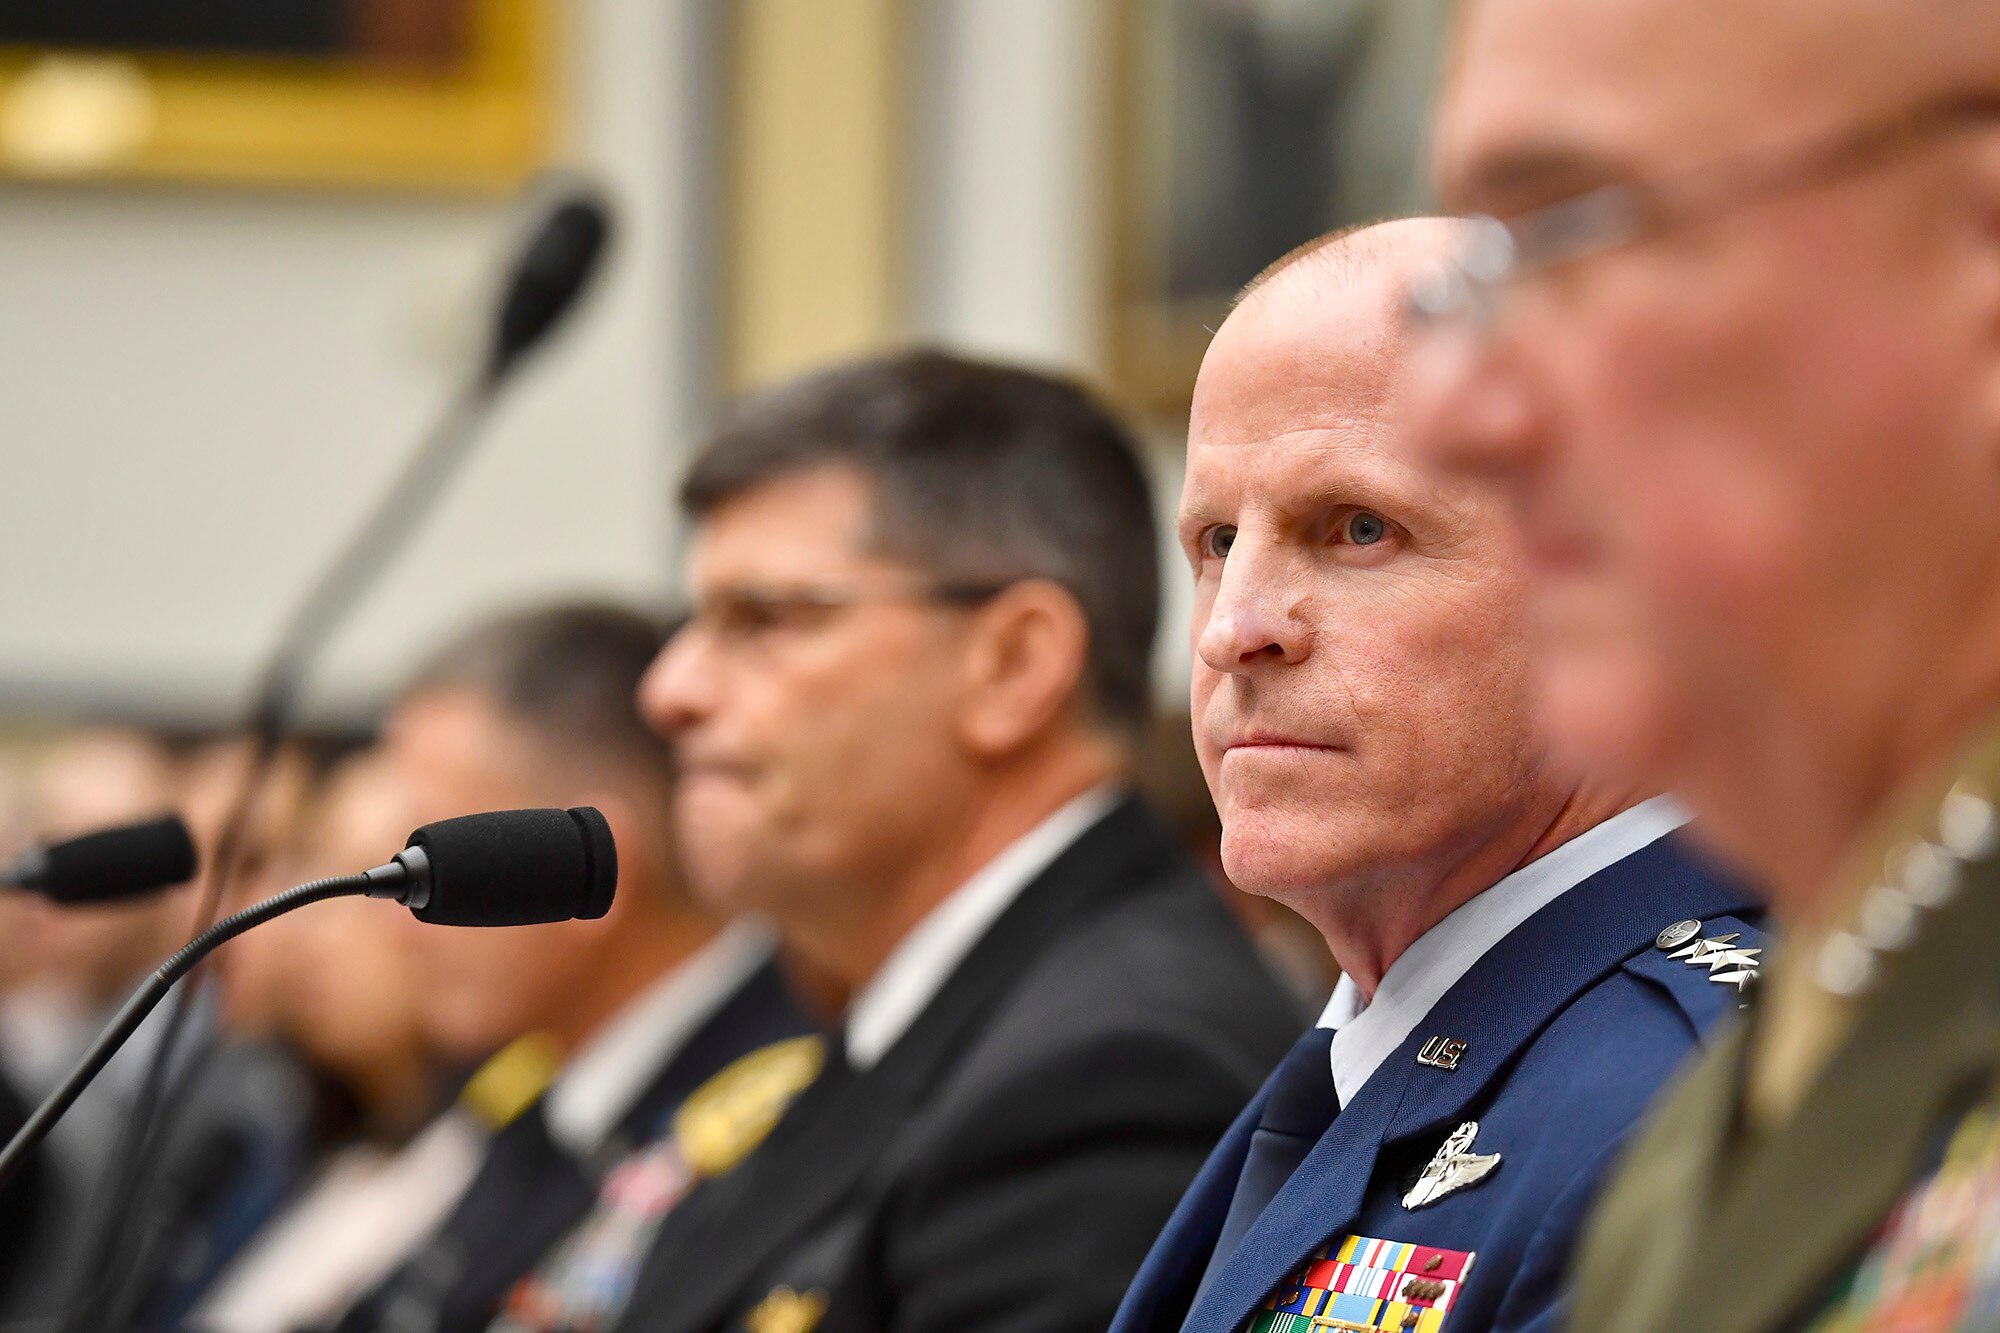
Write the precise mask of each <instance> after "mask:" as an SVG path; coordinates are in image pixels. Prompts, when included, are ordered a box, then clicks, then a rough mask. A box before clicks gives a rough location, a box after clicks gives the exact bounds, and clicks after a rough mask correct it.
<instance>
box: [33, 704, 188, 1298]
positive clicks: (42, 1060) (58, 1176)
mask: <svg viewBox="0 0 2000 1333" xmlns="http://www.w3.org/2000/svg"><path fill="white" fill-rule="evenodd" d="M179 778H180V773H179V770H178V768H177V766H176V764H175V762H174V759H173V756H172V755H171V754H170V753H169V751H168V750H167V748H166V747H165V746H164V745H163V744H162V743H161V742H160V741H158V740H157V739H155V738H154V737H153V736H151V735H149V734H147V733H145V732H143V731H141V730H139V729H136V728H129V727H113V726H96V727H91V728H88V729H85V730H80V731H77V732H75V733H73V734H71V735H69V736H66V737H64V738H62V739H60V740H58V741H56V742H55V743H54V744H53V745H52V746H50V747H49V748H48V749H47V750H46V751H45V752H44V753H43V754H42V755H41V756H40V759H39V761H38V762H37V763H36V764H35V765H34V766H33V768H32V770H31V772H30V773H29V776H28V791H27V797H28V801H27V804H28V811H27V820H26V826H25V833H26V835H27V837H28V838H30V839H31V840H36V841H45V840H55V839H61V838H67V837H73V836H76V835H79V834H83V833H89V832H93V831H95V830H97V829H100V828H103V827H105V826H107V825H114V824H122V823H126V822H129V821H132V820H136V819H142V818H147V817H150V816H153V815H157V814H160V813H161V812H163V811H165V810H168V809H171V808H173V807H174V806H175V805H176V804H177V803H178V798H179V790H178V783H179ZM192 901H193V900H192V889H191V887H182V888H177V889H172V890H169V891H167V892H165V893H161V894H157V895H154V896H151V897H145V898H139V899H135V900H132V901H129V902H122V903H105V904H93V905H89V906H82V907H68V908H58V907H55V906H54V905H52V904H49V903H46V902H43V901H41V900H39V899H27V900H24V901H23V902H22V903H21V905H20V906H19V907H18V908H17V912H16V914H17V918H18V919H17V921H16V922H15V923H14V924H15V926H16V927H17V928H18V929H19V930H20V932H21V935H22V937H23V940H22V949H23V952H24V953H26V954H27V955H28V957H27V958H26V959H25V960H23V962H22V964H21V965H20V966H19V968H18V969H17V975H16V977H15V979H14V980H15V984H14V985H13V986H12V987H11V988H10V989H8V990H7V991H6V992H5V994H4V995H0V1069H4V1070H5V1071H6V1075H7V1077H8V1078H9V1079H10V1080H11V1081H12V1082H13V1083H14V1085H15V1086H16V1088H17V1089H18V1090H19V1092H20V1093H21V1094H22V1096H23V1098H24V1099H25V1100H27V1101H29V1102H33V1101H39V1100H40V1099H41V1098H42V1097H44V1096H46V1095H47V1094H48V1093H49V1092H51V1091H53V1090H54V1088H55V1087H56V1085H57V1084H58V1083H60V1082H61V1081H62V1079H63V1078H64V1077H65V1076H66V1075H67V1074H68V1073H69V1071H70V1069H71V1068H72V1066H74V1065H75V1063H76V1061H77V1060H78V1058H79V1057H81V1055H82V1054H83V1052H84V1049H85V1048H86V1047H87V1046H88V1045H89V1044H90V1042H91V1041H92V1040H93V1039H94V1038H95V1037H96V1036H97V1034H98V1032H99V1031H100V1030H101V1029H102V1028H103V1026H104V1024H105V1023H106V1022H108V1021H109V1020H110V1018H111V1016H112V1014H113V1013H114V1012H115V1011H116V1009H117V1007H118V1006H119V1005H120V1004H122V1003H123V1002H124V1000H125V998H126V997H127V995H129V994H130V992H131V991H132V989H133V987H134V986H135V985H137V983H138V981H139V979H140V978H141V977H143V976H144V975H145V974H146V973H147V972H149V971H151V970H152V969H153V968H154V967H157V966H158V965H159V963H160V962H161V961H162V960H163V959H164V958H165V957H166V956H167V955H168V954H169V953H171V952H172V951H173V950H174V949H175V948H177V947H178V946H179V945H180V944H181V943H182V942H183V940H184V938H185V936H184V933H183V932H184V930H185V928H186V926H187V924H188V919H189V915H190V913H191V912H192V910H193V909H192ZM163 1018H164V1015H163V1014H156V1015H155V1016H154V1018H153V1019H152V1020H150V1021H148V1022H147V1023H146V1024H145V1025H144V1026H142V1027H141V1028H140V1029H139V1031H138V1033H137V1034H136V1035H135V1036H134V1037H133V1039H132V1041H131V1043H130V1044H129V1045H128V1046H127V1047H126V1048H125V1050H123V1051H121V1052H120V1053H119V1055H118V1056H117V1057H116V1058H114V1059H113V1060H112V1061H111V1063H110V1064H109V1065H108V1066H107V1067H106V1068H105V1070H104V1072H103V1073H102V1074H101V1075H100V1076H99V1077H98V1078H97V1080H96V1081H95V1082H94V1083H92V1084H91V1086H90V1087H89V1088H88V1089H86V1090H85V1092H84V1094H83V1095H82V1097H80V1098H79V1099H78V1100H77V1102H76V1104H75V1105H74V1106H72V1107H71V1108H70V1110H69V1112H68V1113H67V1114H66V1115H65V1116H64V1117H63V1119H62V1120H61V1122H60V1123H58V1124H57V1126H56V1127H55V1130H54V1132H53V1133H52V1134H51V1135H50V1136H49V1139H48V1141H47V1142H46V1143H45V1144H44V1145H43V1148H42V1150H41V1151H40V1153H38V1154H37V1156H38V1158H39V1161H40V1165H41V1168H42V1170H43V1173H44V1181H45V1186H46V1188H45V1191H44V1194H43V1199H42V1203H43V1213H42V1219H41V1222H40V1224H39V1225H38V1227H37V1230H36V1234H35V1236H34V1238H33V1243H32V1244H31V1245H30V1246H29V1248H28V1252H27V1254H26V1255H25V1256H24V1257H23V1260H22V1264H21V1277H22V1280H21V1281H19V1282H17V1283H15V1284H14V1286H13V1288H12V1290H10V1291H8V1292H6V1293H4V1297H0V1323H4V1322H9V1321H26V1320H30V1319H34V1318H37V1317H41V1316H46V1315H49V1314H51V1313H53V1312H54V1311H55V1310H56V1309H58V1308H60V1306H61V1305H62V1304H63V1302H64V1301H65V1300H66V1299H67V1298H68V1297H69V1295H70V1294H71V1292H72V1291H73V1290H74V1289H75V1288H76V1285H77V1283H78V1280H79V1272H80V1269H81V1267H82V1260H83V1254H82V1251H83V1248H84V1246H83V1240H84V1233H85V1232H86V1231H87V1230H89V1229H90V1227H91V1220H90V1218H89V1216H88V1212H87V1209H88V1204H89V1201H90V1199H91V1198H92V1196H93V1192H94V1191H95V1189H96V1188H97V1185H98V1182H99V1179H100V1177H101V1175H102V1173H103V1170H104V1167H105V1165H106V1163H107V1162H109V1161H110V1160H111V1158H112V1156H113V1152H114V1148H115V1145H116V1143H117V1141H118V1137H119V1134H120V1132H121V1130H122V1129H123V1126H124V1122H125V1113H126V1110H127V1108H128V1107H129V1106H130V1103H131V1098H132V1096H133V1095H134V1094H135V1092H136V1091H137V1086H138V1082H139V1079H140V1077H141V1076H142V1074H143V1072H144V1070H145V1068H146V1065H147V1062H148V1061H149V1060H150V1058H151V1056H152V1052H153V1044H154V1043H155V1042H157V1040H158V1038H159V1034H160V1032H161V1030H162V1025H163V1024H162V1020H163Z"/></svg>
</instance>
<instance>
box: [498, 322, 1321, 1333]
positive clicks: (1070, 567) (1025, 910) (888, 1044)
mask: <svg viewBox="0 0 2000 1333" xmlns="http://www.w3.org/2000/svg"><path fill="white" fill-rule="evenodd" d="M681 495H682V504H683V508H684V510H685V512H686V513H687V515H688V517H689V518H690V520H691V521H692V522H693V523H694V525H695V536H694V544H693V547H692V550H691V557H690V571H689V572H690V578H691V582H692V585H693V591H694V598H695V610H694V613H693V616H692V618H691V619H690V621H689V623H688V626H687V628H685V629H684V630H683V631H682V632H681V633H680V634H679V635H678V636H676V638H675V639H674V641H673V642H672V644H671V645H670V646H669V647H668V649H667V651H666V653H665V654H664V655H663V656H662V657H661V659H660V661H659V664H658V665H657V666H656V667H655V668H654V670H653V671H652V672H651V673H650V674H649V676H648V677H647V682H646V687H645V703H646V709H647V712H648V715H649V716H650V717H651V718H652V720H653V722H654V723H655V725H656V726H658V727H659V728H660V729H661V731H662V732H663V733H664V734H666V735H668V736H671V737H672V738H673V739H674V741H675V743H676V745H677V746H678V747H679V748H680V752H681V758H682V761H683V762H682V771H681V784H680V788H679V791H678V794H677V796H676V800H675V813H676V821H675V823H676V829H677V834H678V837H679V840H680V843H681V849H682V854H683V856H684V858H685V860H686V864H687V867H688V876H689V879H690V881H691V882H692V883H693V884H694V885H695V887H696V888H697V889H698V890H699V891H700V892H701V893H702V894H703V895H705V896H706V897H707V899H708V900H709V901H710V902H712V903H714V904H716V905H717V907H718V908H719V909H720V910H726V911H736V912H748V911H755V912H761V913H767V914H768V915H769V916H770V917H771V918H772V919H773V920H774V921H775V922H776V923H777V924H778V926H779V928H780V930H781V931H782V932H783V935H784V938H785V943H786V945H787V946H788V947H789V948H791V949H794V950H796V951H797V952H798V953H799V954H800V955H801V956H803V957H805V958H808V959H810V960H812V962H813V963H814V964H815V966H817V967H818V968H819V969H820V970H821V971H822V972H823V973H824V974H825V975H826V976H827V977H828V978H830V979H832V980H833V981H834V982H836V983H837V987H836V989H838V990H840V991H844V992H845V993H846V995H847V996H848V997H849V998H848V1002H847V1004H846V1007H845V1012H844V1014H843V1016H842V1019H841V1026H840V1031H839V1036H838V1039H837V1040H836V1042H835V1050H834V1051H833V1052H832V1053H831V1054H830V1056H829V1059H828V1062H827V1068H826V1071H825V1073H824V1074H823V1075H822V1076H821V1077H820V1079H819V1080H818V1082H817V1083H816V1084H815V1085H814V1087H813V1088H812V1089H811V1090H810V1091H809V1092H807V1093H806V1094H805V1095H804V1097H802V1098H801V1100H800V1101H799V1102H798V1104H797V1105H796V1106H794V1107H793V1108H792V1110H791V1113H790V1114H789V1115H787V1116H786V1118H785V1119H784V1121H783V1122H782V1123H781V1124H780V1125H779V1127H778V1128H777V1130H776V1131H774V1132H773V1134H772V1135H771V1137H770V1138H769V1139H768V1140H766V1141H765V1142H764V1143H763V1144H762V1145H761V1146H760V1147H759V1148H758V1149H757V1150H756V1151H755V1152H753V1153H752V1154H751V1155H750V1157H749V1158H748V1159H747V1160H746V1161H745V1162H744V1163H743V1165H742V1166H740V1167H739V1168H738V1169H737V1170H735V1171H734V1172H732V1173H730V1174H729V1175H727V1176H725V1177H722V1178H719V1179H715V1180H711V1181H706V1182H704V1183H703V1184H702V1186H701V1187H700V1188H698V1189H697V1190H696V1191H695V1192H694V1193H693V1195H692V1196H691V1197H690V1198H689V1199H688V1201H687V1202H686V1203H685V1204H684V1205H683V1206H682V1207H681V1208H679V1209H677V1210H676V1211H675V1213H674V1215H673V1216H671V1217H670V1218H669V1219H668V1220H667V1223H666V1226H665V1228H664V1229H663V1230H662V1232H661V1235H660V1238H659V1240H658V1242H657V1243H656V1244H655V1246H654V1249H653V1251H652V1253H651V1255H650V1256H649V1257H648V1259H647V1262H646V1265H645V1267H644V1269H643V1270H642V1271H641V1275H640V1279H639V1284H638V1287H637V1289H636V1291H635V1292H634V1295H633V1298H632V1302H631V1308H630V1310H629V1311H628V1312H627V1315H626V1317H625V1319H624V1320H623V1321H621V1322H619V1323H617V1324H616V1325H615V1327H616V1328H618V1329H620V1330H623V1333H698V1331H700V1330H722V1329H736V1328H740V1327H743V1326H745V1325H747V1326H748V1327H750V1328H751V1329H787V1330H791V1331H792V1333H805V1330H808V1329H811V1328H812V1327H813V1326H814V1325H815V1324H817V1323H819V1322H820V1321H821V1320H824V1322H825V1324H826V1326H827V1327H829V1328H835V1327H837V1328H840V1329H843V1330H859V1329H899V1330H908V1331H910V1333H915V1331H916V1330H940V1331H942V1330H946V1329H950V1330H954V1331H963V1330H972V1329H1017V1330H1035V1329H1086V1328H1098V1329H1101V1328H1103V1327H1104V1326H1105V1324H1106V1323H1107V1322H1108V1321H1109V1320H1110V1317H1111V1314H1112V1311H1113V1309H1114V1308H1115V1306H1116V1305H1117V1302H1118V1297H1119V1294H1120V1293H1121V1292H1122V1290H1123V1289H1124V1286H1125V1284H1126V1282H1127V1281H1128V1280H1129V1279H1130V1277H1131V1275H1132V1273H1133V1271H1134V1270H1135V1269H1136V1268H1137V1267H1138V1265H1139V1261H1140V1259H1141V1257H1142V1256H1143V1255H1144V1253H1145V1251H1146V1248H1147V1246H1148V1244H1149V1243H1150V1242H1151V1240H1152V1237H1153V1235H1154V1234H1155V1233H1156V1232H1157V1231H1158V1230H1159V1228H1160V1225H1161V1224H1162V1223H1163V1222H1164V1221H1165V1220H1166V1218H1167V1215H1168V1213H1169V1212H1170V1211H1171V1209H1172V1207H1173V1204H1174V1200H1175V1199H1176V1198H1178V1197H1179V1196H1180V1193H1181V1191H1182V1189H1183V1188H1185V1186H1186V1185H1187V1183H1188V1181H1189V1180H1190V1179H1191V1178H1192V1177H1193V1176H1194V1173H1195V1170H1196V1168H1197V1167H1198V1166H1199V1165H1200V1164H1201V1160H1202V1158H1203V1157H1204V1156H1205V1155H1206V1153H1207V1151H1208V1148H1209V1146H1210V1145H1211V1144H1212V1143H1213V1142H1214V1141H1215V1140H1216V1139H1217V1138H1218V1137H1219V1136H1220V1135H1221V1134H1222V1132H1223V1130H1224V1129H1225V1128H1226V1127H1227V1126H1228V1124H1229V1122H1230V1120H1231V1119H1232V1118H1233V1117H1234V1116H1235V1114H1236V1110H1237V1108H1238V1107H1239V1106H1241V1105H1242V1103H1243V1102H1244V1101H1245V1100H1246V1099H1247V1098H1248V1097H1249V1095H1250V1093H1251V1092H1252V1091H1253V1090H1254V1089H1255V1087H1256V1085H1257V1083H1258V1082H1259V1081H1260V1080H1261V1079H1262V1078H1263V1076H1264V1074H1265V1072H1266V1071H1267V1070H1268V1069H1269V1068H1270V1067H1271V1066H1272V1065H1273V1064H1275V1063H1276V1062H1277V1060H1278V1058H1279V1057H1280V1056H1281V1055H1282V1054H1283V1053H1284V1050H1285V1047H1286V1046H1287V1044H1288V1043H1289V1042H1290V1041H1291V1039H1292V1036H1293V1034H1294V1033H1295V1032H1296V1031H1297V1029H1298V1026H1299V1025H1300V1023H1301V1022H1302V1021H1303V1014H1302V1013H1301V1012H1300V1011H1299V1009H1298V1008H1297V1006H1296V1005H1295V1004H1294V1003H1293V1002H1291V1001H1290V1000H1289V999H1288V997H1287V996H1286V995H1285V994H1284V992H1283V991H1282V989H1281V988H1280V986H1279V985H1278V983H1277V982H1276V981H1275V980H1274V979H1273V978H1272V977H1271V975H1270V974H1269V972H1267V971H1266V970H1265V968H1264V967H1263V965H1262V964H1261V963H1260V962H1259V960H1258V958H1257V956H1256V954H1255V952H1254V951H1253V949H1252V947H1251V945H1250V943H1249V941H1248V940H1247V939H1246V938H1245V937H1244V934H1243V932H1242V931H1241V929H1240V928H1239V927H1238V926H1237V924H1236V923H1235V921H1233V920H1232V919H1231V918H1230V916H1229V914H1228V912H1227V911H1226V910H1225V909H1224V908H1223V906H1222V904H1221V902H1220V901H1219V900H1218V898H1217V895H1216V894H1215V892H1214V890H1213V889H1212V888H1211V887H1210V885H1209V884H1208V883H1207V882H1206V881H1205V880H1204V878H1203V875H1202V872H1201V870H1200V868H1199V867H1198V866H1197V865H1196V864H1195V863H1194V862H1193V860H1192V859H1191V858H1190V857H1189V856H1188V855H1187V854H1186V853H1185V852H1184V851H1183V850H1182V849H1181V848H1180V847H1179V846H1177V845H1176V844H1175V842H1174V840H1173V838H1172V836H1171V835H1170V834H1169V833H1168V831H1167V830H1166V828H1165V827H1164V826H1163V825H1162V824H1161V823H1160V822H1159V821H1158V820H1157V819H1156V818H1155V817H1154V816H1153V815H1152V814H1151V813H1149V812H1148V811H1147V809H1146V808H1145V807H1144V806H1143V805H1142V804H1141V803H1140V802H1139V801H1138V800H1137V799H1136V798H1134V797H1133V796H1132V794H1131V782H1132V770H1133V767H1134V755H1135V747H1136V745H1137V742H1138V737H1139V734H1140V733H1141V732H1142V730H1143V729H1144V727H1145V725H1146V720H1147V718H1148V716H1149V714H1150V702H1151V701H1150V692H1149V667H1150V655H1151V649H1152V645H1153V637H1154V630H1155V626H1156V621H1157V616H1158V598H1159V567H1158V555H1157V545H1156V537H1155V532H1156V529H1155V526H1154V521H1153V505H1152V499H1151V496H1150V495H1149V494H1148V489H1147V484H1146V479H1145V474H1144V470H1143V468H1142V466H1141V464H1140V460H1139V457H1138V453H1137V448H1136V446H1135V444H1134V442H1133V441H1132V439H1131V437H1130V436H1129V435H1128V434H1127V433H1126V431H1125V430H1124V428H1123V427H1121V426H1120V425H1119V424H1118V423H1117V422H1116V421H1115V420H1113V419H1112V418H1111V417H1110V416H1109V415H1108V414H1107V413H1106V412H1105V411H1104V409H1103V408H1101V407H1099V406H1098V405H1097V404H1096V403H1095V402H1093V401H1092V400H1091V398H1090V397H1089V395H1087V394H1086V393H1084V392H1083V391H1082V390H1081V389H1079V388H1078V387H1076V386H1075V385H1072V384H1069V383H1065V382H1063V381H1060V380H1056V379H1052V378H1050V377H1047V376H1044V375H1039V374H1035V373H1031V372H1028V371H1023V370H1014V369H1007V368H1002V367H997V366H991V365H984V364H980V363H976V362H970V361H965V360H961V359H958V358H954V357H949V356H944V355H939V354H935V353H922V352H920V353H911V354H905V355H897V356H890V357H884V358H880V359H877V360H872V361H867V362H863V363H859V364H856V365H849V366H844V367H840V368H837V369H834V370H831V371H827V372H824V373H822V374H819V375H815V376H813V377H810V378H808V379H805V380H802V381H799V382H796V383H793V384H789V385H785V386H781V387H778V388H776V389H773V390H770V391H768V392H765V393H763V394H760V395H758V396H756V397H754V398H752V399H751V400H749V401H748V402H747V403H745V404H743V405H742V406H741V408H740V409H739V410H738V411H737V412H736V413H735V414H734V415H733V416H732V418H731V419H730V420H729V422H728V423H727V424H726V425H725V426H724V428H723V429H722V431H721V432H720V434H719V435H718V436H717V437H716V438H715V439H714V440H712V441H711V442H710V444H709V445H708V447H707V448H706V449H705V450H703V452H702V454H701V455H700V457H699V458H698V460H697V461H696V463H695V465H694V468H693V470H692V472H691V473H690V475H689V477H688V479H687V481H686V483H685V484H684V486H683V489H682V493H681ZM568 1327H569V1326H567V1325H562V1324H552V1323H547V1322H543V1323H533V1322H530V1321H522V1322H521V1323H520V1324H517V1325H511V1326H508V1329H507V1333H518V1331H519V1330H521V1329H527V1330H532V1333H548V1331H549V1330H551V1329H554V1328H564V1329H565V1330H567V1329H568Z"/></svg>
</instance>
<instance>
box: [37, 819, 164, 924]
mask: <svg viewBox="0 0 2000 1333" xmlns="http://www.w3.org/2000/svg"><path fill="white" fill-rule="evenodd" d="M45 855H46V858H47V860H46V862H45V864H44V866H43V868H42V871H41V874H40V875H39V876H38V877H37V878H38V880H39V883H37V885H36V886H35V887H36V888H38V889H39V890H40V891H41V892H42V893H43V894H44V895H46V896H48V897H50V898H53V899H54V900H55V901H57V902H59V903H96V902H113V901H116V900H117V899H120V898H136V897H138V896H139V895H140V894H144V893H151V892H153V891H154V890H156V889H164V888H166V887H168V886H169V885H172V884H182V883H185V882H187V881H188V880H190V879H193V878H194V866H195V855H194V842H193V840H192V839H190V838H189V837H188V831H187V825H186V824H183V823H182V822H181V818H180V816H179V815H162V816H161V817H160V818H158V819H152V820H148V821H147V822H145V823H143V824H129V825H126V826H125V827H124V828H115V829H106V830H105V831H103V832H102V833H87V834H85V835H84V836H83V837H81V838H71V839H70V840H69V841H68V842H59V843H56V844H55V845H54V846H52V847H49V848H48V849H47V850H46V853H45Z"/></svg>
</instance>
